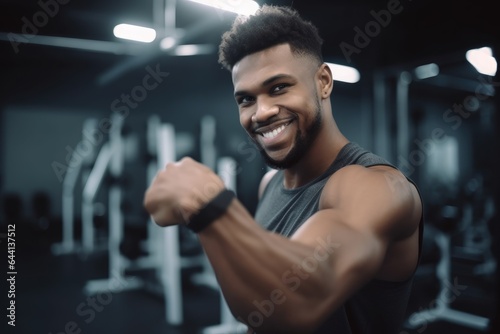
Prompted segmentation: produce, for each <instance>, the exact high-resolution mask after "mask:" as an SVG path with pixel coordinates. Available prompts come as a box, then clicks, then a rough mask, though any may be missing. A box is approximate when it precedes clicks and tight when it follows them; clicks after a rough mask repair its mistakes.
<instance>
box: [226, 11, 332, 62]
mask: <svg viewBox="0 0 500 334" xmlns="http://www.w3.org/2000/svg"><path fill="white" fill-rule="evenodd" d="M285 43H288V44H289V45H290V47H291V50H292V52H294V53H296V54H300V55H310V56H312V57H313V58H314V59H316V60H317V61H318V63H320V64H321V63H323V56H322V53H321V46H322V44H323V40H322V39H321V37H320V36H319V33H318V29H317V28H316V27H315V26H314V25H313V24H312V23H311V22H309V21H306V20H304V19H303V18H301V17H300V15H299V13H298V12H297V11H296V10H295V9H293V8H290V7H285V6H272V5H264V6H262V7H261V8H260V9H259V10H258V11H257V12H256V13H255V15H252V16H238V17H236V19H235V20H234V22H233V25H232V27H231V29H230V30H228V31H226V32H225V33H224V34H223V35H222V41H221V43H220V45H219V63H220V64H221V65H222V66H223V67H224V68H226V69H227V70H229V71H231V70H232V68H233V66H234V65H235V64H236V63H237V62H239V61H240V60H241V59H243V58H244V57H245V56H247V55H250V54H252V53H255V52H259V51H262V50H264V49H267V48H270V47H273V46H275V45H279V44H285Z"/></svg>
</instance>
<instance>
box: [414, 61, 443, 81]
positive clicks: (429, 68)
mask: <svg viewBox="0 0 500 334" xmlns="http://www.w3.org/2000/svg"><path fill="white" fill-rule="evenodd" d="M438 74H439V66H437V64H434V63H431V64H427V65H422V66H419V67H417V68H416V69H415V76H416V77H417V79H420V80H423V79H428V78H432V77H435V76H437V75H438Z"/></svg>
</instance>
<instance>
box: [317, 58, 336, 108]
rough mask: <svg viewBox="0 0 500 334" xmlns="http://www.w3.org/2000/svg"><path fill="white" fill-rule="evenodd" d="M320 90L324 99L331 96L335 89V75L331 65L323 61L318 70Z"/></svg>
mask: <svg viewBox="0 0 500 334" xmlns="http://www.w3.org/2000/svg"><path fill="white" fill-rule="evenodd" d="M317 80H318V81H317V82H318V85H319V87H318V92H319V94H320V96H321V98H322V99H327V98H330V95H331V93H332V90H333V75H332V70H331V69H330V66H328V65H327V64H325V63H323V64H321V66H320V67H319V69H318V72H317Z"/></svg>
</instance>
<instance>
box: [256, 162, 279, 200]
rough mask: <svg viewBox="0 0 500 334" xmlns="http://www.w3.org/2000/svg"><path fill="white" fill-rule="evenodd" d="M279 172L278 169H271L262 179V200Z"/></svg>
mask: <svg viewBox="0 0 500 334" xmlns="http://www.w3.org/2000/svg"><path fill="white" fill-rule="evenodd" d="M276 172H277V170H276V169H271V170H270V171H268V172H267V173H266V174H264V176H263V177H262V180H261V181H260V185H259V199H261V198H262V194H264V190H266V187H267V185H268V183H269V181H271V179H272V178H273V176H274V175H275V174H276Z"/></svg>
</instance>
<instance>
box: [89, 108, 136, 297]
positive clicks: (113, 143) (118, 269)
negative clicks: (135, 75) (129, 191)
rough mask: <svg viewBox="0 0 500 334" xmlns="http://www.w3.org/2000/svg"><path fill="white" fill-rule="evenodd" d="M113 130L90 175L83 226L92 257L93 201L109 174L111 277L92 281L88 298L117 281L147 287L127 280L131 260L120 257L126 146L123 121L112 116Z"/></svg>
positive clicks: (131, 287) (110, 286) (132, 285)
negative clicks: (126, 271)
mask: <svg viewBox="0 0 500 334" xmlns="http://www.w3.org/2000/svg"><path fill="white" fill-rule="evenodd" d="M111 124H112V127H111V129H110V132H109V142H107V143H105V144H104V146H103V148H102V149H101V151H100V152H99V155H98V157H97V160H96V163H95V166H94V168H93V169H92V172H91V173H90V175H89V178H88V180H87V183H86V184H85V188H84V190H83V203H82V224H83V227H82V228H83V235H82V238H83V249H84V252H85V254H88V253H89V252H91V251H92V250H93V247H94V222H93V200H94V197H95V195H96V193H97V190H98V189H99V186H100V185H101V184H102V183H103V180H104V175H105V172H106V171H108V172H109V174H110V177H111V178H112V180H113V182H111V184H110V186H109V189H108V206H109V209H108V215H109V236H108V249H107V251H108V259H109V270H108V278H105V279H97V280H91V281H89V282H87V284H86V285H85V287H84V292H85V293H86V294H87V295H93V294H96V293H98V292H102V291H110V290H112V286H113V282H116V281H117V280H119V281H122V282H126V285H125V286H124V287H123V290H131V289H137V288H139V287H142V286H143V282H142V281H141V280H139V279H138V278H136V277H126V278H125V268H126V264H127V263H126V262H127V260H126V259H124V258H123V257H122V256H121V254H120V241H121V240H122V236H123V213H122V208H121V201H122V189H121V186H120V184H119V183H118V182H117V181H118V180H119V179H120V177H121V176H122V172H123V160H124V145H123V138H122V133H121V132H122V127H123V118H122V117H121V116H119V115H116V114H113V115H112V117H111Z"/></svg>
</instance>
